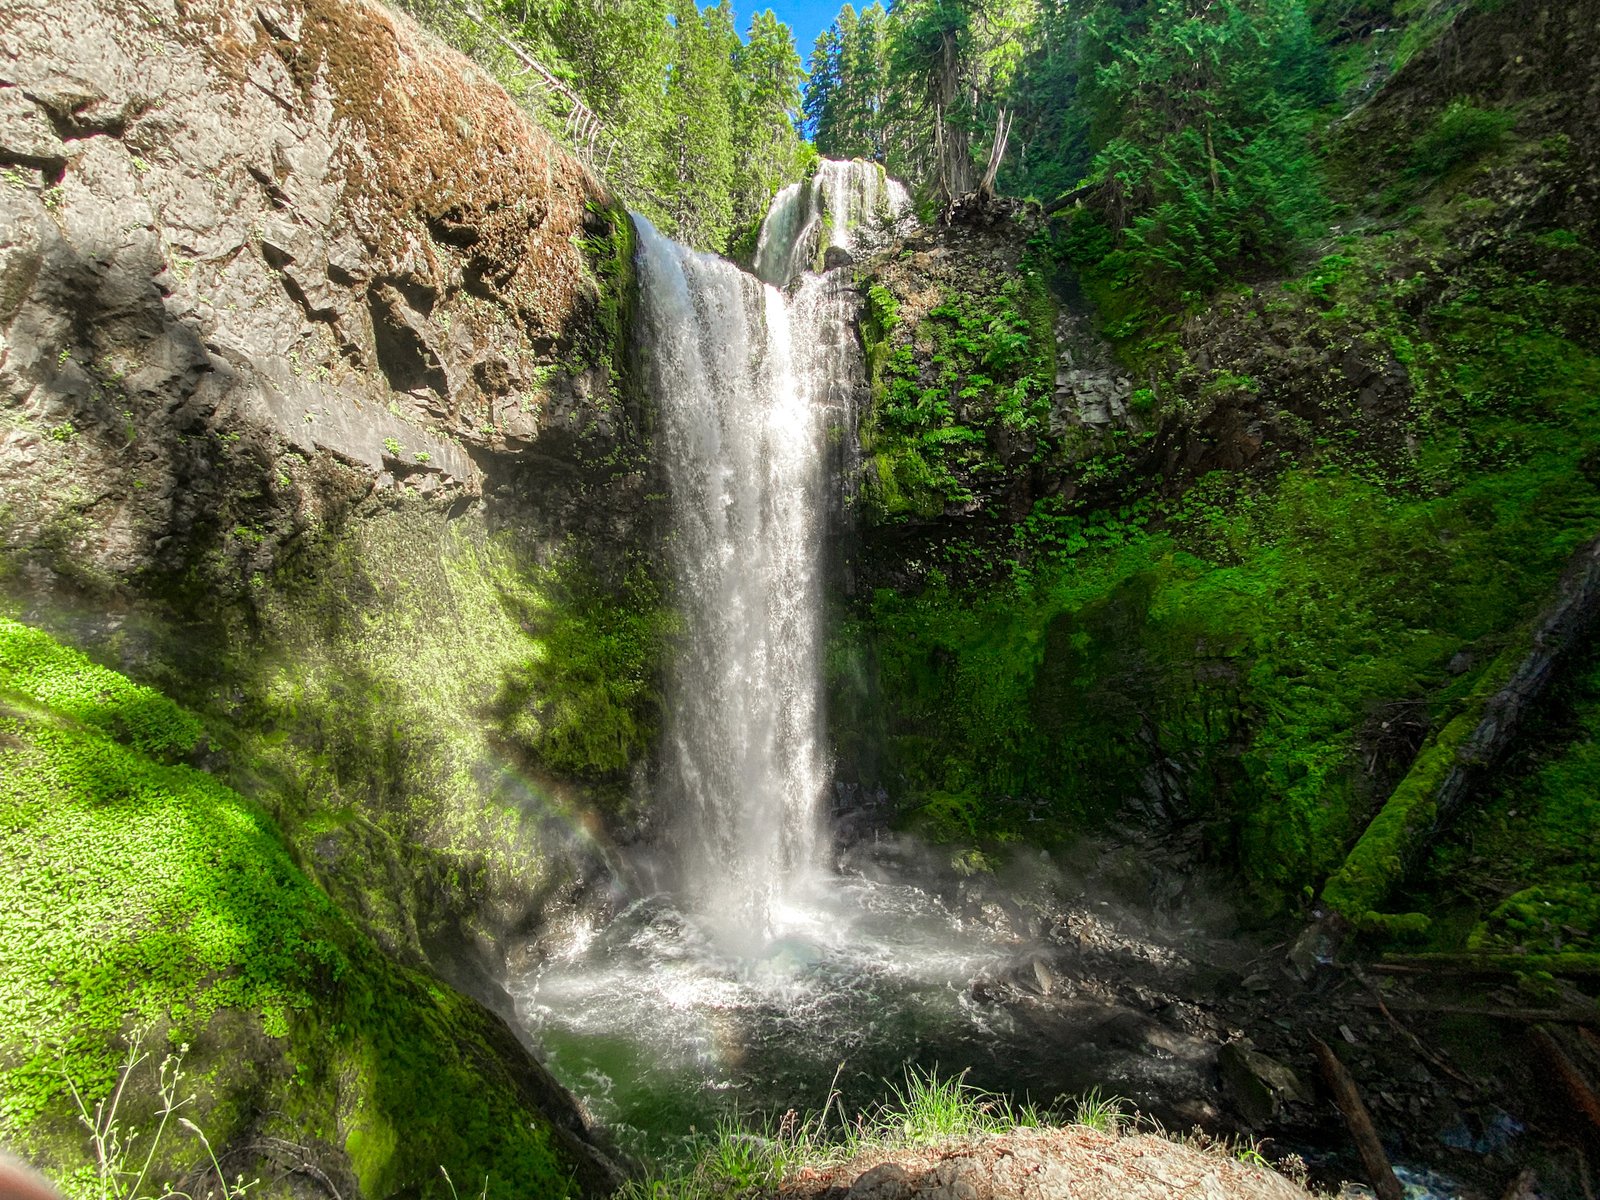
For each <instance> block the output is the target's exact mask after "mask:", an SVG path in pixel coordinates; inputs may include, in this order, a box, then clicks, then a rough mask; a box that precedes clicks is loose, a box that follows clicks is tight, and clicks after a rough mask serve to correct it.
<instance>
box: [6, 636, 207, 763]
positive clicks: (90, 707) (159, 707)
mask: <svg viewBox="0 0 1600 1200" xmlns="http://www.w3.org/2000/svg"><path fill="white" fill-rule="evenodd" d="M0 690H3V691H15V692H21V693H23V694H25V695H27V696H28V697H30V698H31V699H33V700H34V701H36V702H37V703H40V704H45V705H48V706H49V707H50V708H52V709H54V710H55V711H56V712H58V713H61V714H62V715H64V716H69V717H71V718H72V719H73V720H76V721H81V722H83V723H84V724H86V725H91V726H93V727H95V728H97V729H100V730H102V731H103V732H105V733H107V734H110V735H111V736H112V737H114V738H116V739H117V740H118V741H122V742H126V743H128V744H129V745H131V746H133V747H134V748H135V749H137V750H140V751H142V752H143V753H145V754H148V755H151V756H153V757H157V758H168V759H171V758H181V757H183V756H185V755H187V754H189V753H190V752H191V751H193V749H194V748H195V745H196V743H198V742H199V740H200V737H201V734H202V733H203V732H204V729H203V726H202V725H201V724H200V721H199V719H198V718H196V717H195V716H194V715H193V714H192V713H188V712H185V711H184V710H183V709H181V708H179V707H178V706H177V705H176V704H174V703H172V701H170V700H168V699H167V698H166V697H165V696H162V695H161V694H160V693H158V692H153V691H151V690H150V689H149V688H145V687H140V686H139V685H138V684H135V683H132V682H130V681H129V680H127V679H125V678H124V677H123V676H121V675H118V674H117V673H116V672H115V671H108V670H106V669H104V668H103V667H98V666H95V665H94V664H93V663H91V662H90V661H89V660H88V659H87V658H85V657H84V656H83V655H81V654H79V653H78V652H77V651H76V650H72V649H69V648H67V647H66V646H62V645H60V644H59V643H58V642H56V641H55V640H54V639H53V638H51V637H50V636H49V635H48V634H46V633H43V632H41V631H39V630H37V629H30V628H28V627H27V626H26V625H20V624H18V623H17V622H15V621H11V620H7V619H6V618H4V617H0Z"/></svg>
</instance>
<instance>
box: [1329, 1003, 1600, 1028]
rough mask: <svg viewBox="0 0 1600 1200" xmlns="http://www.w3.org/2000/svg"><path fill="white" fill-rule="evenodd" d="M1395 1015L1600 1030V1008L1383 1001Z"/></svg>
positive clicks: (1361, 1004) (1374, 1005) (1370, 1004)
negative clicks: (1469, 1018)
mask: <svg viewBox="0 0 1600 1200" xmlns="http://www.w3.org/2000/svg"><path fill="white" fill-rule="evenodd" d="M1349 1003H1351V1004H1355V1005H1358V1006H1360V1007H1362V1008H1377V1007H1379V1002H1376V1001H1374V1000H1373V999H1371V998H1369V997H1363V996H1352V997H1351V998H1350V1000H1349ZM1381 1003H1383V1004H1386V1005H1387V1006H1388V1007H1389V1008H1391V1009H1393V1010H1394V1011H1395V1012H1401V1013H1417V1014H1419V1015H1421V1016H1441V1017H1487V1018H1489V1019H1490V1020H1494V1021H1510V1022H1512V1023H1513V1024H1519V1025H1536V1024H1540V1023H1544V1024H1549V1025H1578V1026H1584V1025H1593V1026H1597V1027H1600V1008H1505V1007H1500V1006H1496V1005H1483V1004H1479V1005H1473V1004H1434V1003H1432V1002H1430V1001H1427V1000H1400V999H1389V1000H1386V1001H1382V1002H1381Z"/></svg>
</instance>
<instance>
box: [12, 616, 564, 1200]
mask: <svg viewBox="0 0 1600 1200" xmlns="http://www.w3.org/2000/svg"><path fill="white" fill-rule="evenodd" d="M200 734H201V726H200V724H199V722H198V721H197V720H196V719H195V718H194V717H193V716H192V715H190V714H188V713H186V712H184V711H183V710H181V709H180V708H178V707H177V706H176V705H174V704H173V703H172V702H171V701H169V700H167V699H166V698H165V697H163V696H161V695H160V694H159V693H156V692H154V691H151V690H150V689H148V688H144V687H141V686H139V685H137V684H134V683H132V682H131V681H129V680H127V679H125V678H124V677H122V676H120V675H118V674H116V673H115V672H112V671H108V670H106V669H105V668H102V667H99V666H96V665H95V664H93V663H92V662H90V661H89V660H88V659H86V658H84V657H83V656H82V655H81V654H78V653H77V652H76V651H73V650H70V649H68V648H66V647H63V646H61V645H59V644H58V643H56V642H54V641H53V640H52V639H50V638H49V637H48V636H47V635H45V634H42V633H40V632H39V631H37V630H33V629H30V628H28V627H26V626H23V625H20V624H18V623H16V622H14V621H11V620H6V619H4V618H0V861H4V862H5V863H6V865H7V870H6V871H5V872H4V873H3V875H0V1013H3V1014H4V1020H3V1021H0V1140H3V1141H4V1142H6V1143H8V1144H11V1145H14V1146H16V1147H18V1148H20V1149H23V1150H24V1151H25V1152H27V1153H29V1154H30V1155H31V1156H33V1157H35V1158H37V1159H38V1160H39V1161H41V1162H42V1163H44V1164H45V1165H46V1166H47V1167H49V1168H50V1169H51V1170H53V1171H54V1172H55V1173H56V1174H57V1176H58V1177H59V1178H61V1179H62V1180H63V1182H64V1183H65V1184H66V1185H67V1186H68V1187H69V1189H72V1188H73V1187H74V1184H75V1183H81V1182H82V1180H83V1179H84V1178H86V1177H85V1176H84V1175H83V1170H82V1169H83V1165H84V1163H85V1161H86V1158H87V1155H88V1153H89V1143H88V1140H87V1137H86V1136H85V1133H84V1131H83V1130H82V1129H80V1128H78V1127H77V1125H76V1121H75V1119H74V1115H73V1111H74V1110H73V1109H72V1107H71V1099H70V1095H69V1088H68V1083H69V1080H70V1082H71V1085H72V1086H74V1087H76V1088H77V1089H78V1091H79V1092H80V1093H81V1094H82V1095H83V1096H85V1097H86V1098H88V1100H89V1102H90V1105H91V1107H92V1105H93V1102H94V1100H96V1099H98V1098H100V1097H103V1096H106V1095H107V1094H108V1093H109V1092H110V1090H111V1088H112V1087H113V1086H114V1085H115V1083H116V1077H117V1069H118V1065H119V1063H120V1062H121V1061H122V1058H123V1054H124V1046H125V1044H126V1039H127V1036H128V1033H129V1031H130V1030H132V1029H135V1028H140V1027H151V1028H154V1029H156V1030H158V1031H159V1032H160V1033H162V1034H164V1035H165V1037H166V1038H167V1040H168V1041H169V1042H170V1043H171V1044H172V1045H177V1044H179V1043H189V1042H193V1043H196V1045H197V1049H196V1051H195V1052H194V1054H192V1055H191V1057H190V1059H189V1062H188V1069H189V1071H190V1085H191V1086H194V1087H195V1089H196V1090H197V1092H198V1093H199V1106H198V1107H197V1108H196V1109H194V1110H192V1111H193V1113H194V1115H195V1117H196V1119H197V1121H199V1123H200V1124H201V1125H202V1126H204V1127H205V1128H206V1130H207V1133H208V1135H209V1137H210V1138H211V1140H212V1142H213V1143H214V1144H217V1145H224V1144H226V1143H227V1142H228V1140H229V1139H230V1138H233V1137H237V1136H239V1135H241V1134H243V1133H244V1132H246V1130H247V1128H250V1127H251V1123H252V1122H261V1121H268V1122H271V1121H277V1122H278V1123H279V1128H276V1129H275V1130H274V1132H275V1133H277V1134H278V1135H279V1136H287V1137H289V1138H291V1139H292V1140H295V1141H298V1142H323V1143H328V1142H333V1143H335V1144H342V1146H343V1148H344V1150H345V1151H346V1153H347V1154H348V1155H349V1157H350V1161H351V1165H352V1169H353V1171H354V1173H355V1175H356V1176H357V1178H358V1179H359V1181H360V1183H361V1186H362V1190H363V1191H366V1192H368V1193H374V1194H386V1193H389V1192H392V1191H394V1190H396V1189H397V1188H401V1187H411V1188H415V1189H418V1190H419V1191H420V1192H422V1193H423V1194H432V1193H434V1192H440V1193H442V1192H443V1191H444V1190H446V1189H445V1184H444V1182H443V1181H442V1179H441V1178H440V1174H439V1170H438V1168H439V1166H440V1165H445V1166H447V1167H448V1168H449V1169H450V1170H451V1172H452V1174H453V1175H454V1177H456V1178H465V1179H474V1180H481V1179H484V1178H485V1177H487V1178H488V1180H489V1190H490V1193H491V1194H510V1193H511V1192H513V1191H515V1192H517V1193H518V1194H527V1193H528V1192H529V1191H530V1190H531V1192H532V1193H537V1194H541V1195H545V1194H548V1195H561V1194H565V1193H566V1192H567V1191H568V1190H569V1187H570V1181H569V1179H568V1177H567V1172H566V1171H565V1170H564V1169H563V1167H562V1164H561V1163H560V1162H559V1160H558V1158H557V1155H556V1154H555V1152H554V1151H553V1149H552V1147H551V1144H550V1134H549V1129H548V1126H547V1125H546V1123H545V1122H544V1121H543V1120H542V1119H540V1117H539V1114H537V1112H536V1111H529V1106H528V1105H527V1104H525V1103H524V1102H523V1101H522V1099H521V1097H519V1096H518V1095H517V1093H516V1091H515V1087H516V1083H517V1080H516V1079H515V1077H514V1071H515V1066H514V1055H515V1053H516V1050H515V1045H514V1043H512V1044H511V1045H510V1047H509V1049H508V1047H507V1045H506V1043H507V1042H508V1041H509V1038H510V1035H509V1034H508V1033H506V1032H505V1030H504V1029H503V1027H500V1026H498V1025H497V1023H495V1022H494V1021H493V1018H490V1017H488V1015H487V1014H485V1013H483V1012H482V1011H481V1010H479V1009H477V1008H476V1007H475V1006H472V1005H471V1004H470V1003H469V1002H467V1001H466V1000H464V999H463V998H462V997H460V996H458V995H456V994H455V993H453V992H449V991H447V990H446V989H443V988H440V987H438V986H437V985H433V984H431V983H429V982H427V981H425V980H423V979H422V978H421V977H419V976H416V975H414V974H412V973H410V972H407V971H404V970H401V969H400V968H398V967H396V966H395V965H394V964H393V963H391V962H390V961H389V960H387V959H385V958H384V957H383V956H382V955H381V954H380V953H379V952H378V951H377V949H376V948H375V947H374V946H373V945H372V944H371V943H370V942H368V941H367V940H366V939H365V938H364V937H362V936H361V935H360V934H359V933H357V932H356V931H355V929H354V928H353V927H352V926H351V925H350V923H349V922H348V921H347V920H345V919H344V917H343V916H342V915H341V914H340V913H339V912H338V911H337V910H336V909H335V908H334V906H333V904H332V902H331V901H330V900H329V899H328V897H327V896H326V895H325V894H324V893H323V892H322V891H320V890H319V889H318V888H317V887H316V886H315V885H314V884H312V883H311V882H310V881H309V880H308V879H307V878H306V877H305V875H304V874H303V873H302V872H301V871H300V870H299V869H298V867H297V866H296V865H295V864H294V862H293V861H292V860H291V858H290V856H289V854H288V852H287V851H286V850H285V848H284V846H283V844H282V842H281V841H280V840H279V837H278V834H277V832H276V830H275V828H274V826H273V825H272V822H271V820H270V818H269V817H268V816H267V815H266V814H265V813H264V812H263V811H262V810H261V809H259V808H258V807H256V806H255V805H254V804H252V803H251V802H249V801H248V800H246V799H245V798H244V797H242V796H240V795H239V794H238V793H236V792H233V791H232V790H230V789H229V788H227V787H225V786H223V785H222V784H221V783H220V782H218V781H217V780H216V779H214V778H213V777H212V776H210V775H208V774H206V773H205V772H202V771H199V770H196V769H194V768H192V767H189V766H185V765H180V764H176V763H172V762H160V761H157V760H156V759H155V758H153V757H151V755H152V754H159V755H161V756H163V757H167V758H179V757H182V756H183V755H185V754H187V753H189V752H191V751H192V750H193V748H194V747H195V745H196V744H197V743H198V741H199V738H200ZM230 1031H231V1032H230ZM160 1054H161V1052H160V1051H159V1050H158V1051H157V1054H156V1057H157V1058H159V1057H160ZM508 1058H510V1059H511V1065H509V1066H508V1062H507V1060H508ZM130 1086H132V1087H134V1088H135V1089H138V1088H140V1087H147V1088H148V1087H153V1086H154V1078H153V1073H152V1078H151V1080H149V1081H141V1080H134V1081H133V1083H132V1084H131V1085H130ZM152 1107H153V1100H152V1099H151V1097H149V1096H148V1095H146V1096H143V1097H141V1096H138V1095H135V1096H134V1097H133V1100H132V1102H131V1103H130V1105H129V1107H128V1111H129V1112H130V1113H132V1114H134V1119H137V1118H138V1115H139V1114H140V1113H141V1112H143V1113H144V1114H146V1115H148V1113H149V1112H150V1111H151V1109H152ZM267 1111H270V1112H272V1113H273V1114H274V1115H273V1116H271V1117H264V1116H263V1112H267ZM173 1145H174V1149H173V1151H172V1153H173V1154H174V1155H178V1156H180V1157H181V1155H182V1154H183V1153H187V1152H189V1151H191V1150H192V1151H193V1152H194V1154H195V1155H198V1153H199V1149H198V1147H190V1146H185V1145H183V1144H181V1143H176V1142H175V1143H174V1144H173ZM166 1165H167V1166H168V1168H169V1170H172V1171H174V1172H176V1171H181V1170H182V1169H183V1168H184V1166H185V1164H184V1163H183V1162H182V1161H174V1162H171V1163H168V1164H166ZM168 1177H170V1176H168Z"/></svg>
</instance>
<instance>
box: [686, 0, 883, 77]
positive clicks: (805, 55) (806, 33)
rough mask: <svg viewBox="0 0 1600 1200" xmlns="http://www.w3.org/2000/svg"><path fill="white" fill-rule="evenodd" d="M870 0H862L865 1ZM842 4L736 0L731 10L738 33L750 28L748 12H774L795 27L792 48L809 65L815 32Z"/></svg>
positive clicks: (823, 0)
mask: <svg viewBox="0 0 1600 1200" xmlns="http://www.w3.org/2000/svg"><path fill="white" fill-rule="evenodd" d="M702 2H704V0H702ZM871 2H872V0H865V3H867V4H870V3H871ZM843 6H844V0H766V3H753V4H738V3H737V2H736V3H735V5H734V11H736V12H737V13H738V14H739V16H740V22H739V32H740V33H743V32H744V31H745V29H747V28H748V27H749V25H750V14H751V13H758V12H765V11H766V10H767V9H769V8H770V9H771V10H772V11H773V12H775V13H777V14H778V20H780V21H782V22H783V23H784V24H785V25H787V26H788V27H789V28H790V29H792V30H794V46H795V49H796V50H798V51H800V57H801V59H802V60H804V62H805V64H806V65H807V66H810V65H811V47H813V46H815V45H816V44H817V34H819V33H821V32H822V31H823V30H824V29H826V28H827V27H828V26H829V25H832V24H833V19H834V18H835V17H837V16H838V15H839V9H840V8H842V7H843ZM856 7H857V8H860V7H862V4H860V3H858V4H857V5H856Z"/></svg>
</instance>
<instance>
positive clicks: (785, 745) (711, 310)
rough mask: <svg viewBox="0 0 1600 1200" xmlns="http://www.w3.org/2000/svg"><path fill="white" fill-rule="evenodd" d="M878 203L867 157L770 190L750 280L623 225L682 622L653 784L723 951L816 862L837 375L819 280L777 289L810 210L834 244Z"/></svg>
mask: <svg viewBox="0 0 1600 1200" xmlns="http://www.w3.org/2000/svg"><path fill="white" fill-rule="evenodd" d="M800 189H804V190H805V196H806V197H809V199H806V200H805V203H804V204H801V203H800V200H801V199H802V196H801V190H800ZM897 189H898V190H897ZM880 201H881V202H882V203H883V204H884V205H886V206H888V207H889V209H890V211H896V210H898V209H899V208H903V207H904V203H905V193H904V190H903V189H899V185H898V184H895V185H893V186H892V187H886V186H885V185H884V183H883V175H882V170H881V168H878V167H876V166H873V165H870V164H866V163H862V162H851V163H839V162H825V163H823V164H822V167H821V168H820V169H819V171H818V172H817V175H816V177H815V178H814V179H813V180H811V181H810V182H809V183H807V184H804V185H795V186H794V189H785V192H784V193H780V195H779V196H778V198H777V199H776V200H775V201H774V203H773V205H772V209H771V212H770V213H769V216H768V220H767V221H766V222H765V223H764V225H763V230H762V235H761V240H760V249H759V251H758V255H757V263H758V270H759V271H760V273H761V275H762V279H757V278H755V277H753V276H751V275H749V274H747V273H745V272H744V271H741V270H739V269H738V268H737V267H735V266H733V265H732V264H731V263H729V262H727V261H725V260H723V259H721V258H718V257H716V256H715V255H710V254H701V253H697V252H695V251H692V250H689V249H687V248H686V247H683V246H680V245H678V244H677V243H675V242H671V241H669V240H668V239H666V238H664V237H662V236H661V235H660V234H659V233H657V232H656V231H655V230H654V229H653V228H651V227H650V225H649V223H648V222H646V221H643V220H639V221H638V226H639V283H640V296H641V315H642V319H643V322H644V327H643V330H642V333H643V340H644V345H645V347H646V351H647V356H648V369H649V371H650V382H651V387H652V390H653V393H654V395H655V396H656V397H657V400H658V402H659V404H660V405H661V411H662V415H663V419H664V429H663V439H662V441H663V450H664V454H665V460H666V466H667V475H668V481H669V483H670V485H671V488H672V497H673V500H672V505H673V516H674V520H673V538H672V543H671V556H672V559H673V564H674V567H675V572H676V575H677V584H678V601H679V607H680V608H681V610H682V613H683V619H684V629H683V635H682V637H681V639H680V643H679V645H678V648H677V651H676V657H675V662H674V666H673V670H672V675H671V681H670V692H669V696H668V706H667V710H668V714H669V715H668V721H667V741H666V747H667V753H666V755H665V762H664V767H665V770H666V774H667V780H666V782H667V785H668V787H669V788H670V790H671V791H672V792H674V793H676V794H675V795H673V796H672V798H671V802H672V803H674V804H675V806H676V810H677V812H678V814H679V818H680V819H679V823H678V829H677V831H676V833H677V851H678V855H677V857H678V865H679V866H680V868H681V871H682V876H683V878H682V880H681V884H682V887H683V889H684V891H685V892H686V893H687V894H686V896H685V897H684V898H685V899H686V900H687V901H688V902H689V906H690V908H691V909H692V910H693V911H694V912H695V913H696V914H697V915H698V916H700V917H701V918H702V920H703V921H704V923H705V924H706V925H708V926H709V927H710V928H711V929H712V930H713V931H714V933H715V934H716V936H717V938H718V940H719V941H720V942H722V943H723V944H724V945H725V946H726V947H727V948H729V949H730V950H734V951H737V952H744V953H749V952H753V951H756V950H759V949H760V948H761V947H763V946H765V945H766V944H767V943H769V942H770V941H771V940H772V939H773V938H775V937H778V936H781V935H782V933H783V932H784V928H783V926H784V922H783V920H782V919H781V913H782V912H783V911H784V910H785V909H786V908H789V907H792V906H793V904H794V903H795V899H796V897H797V895H799V894H800V893H801V892H803V891H804V890H805V889H806V885H807V883H808V882H809V879H810V875H811V873H812V872H813V871H814V869H815V868H816V866H817V863H818V855H817V845H818V840H819V834H820V832H821V819H822V818H821V812H820V807H821V801H822V796H823V792H824V788H825V786H826V782H827V776H828V770H827V762H826V755H825V752H824V750H823V747H822V728H821V725H822V700H821V660H820V646H821V637H822V634H821V614H822V593H821V580H820V571H821V540H822V539H821V534H822V530H823V527H824V524H825V520H826V504H827V498H826V495H825V493H824V487H825V483H826V481H825V478H824V476H825V466H824V455H823V443H824V435H825V428H826V423H827V421H828V419H829V416H830V413H831V414H832V415H833V416H834V417H835V418H838V417H840V416H842V415H843V414H841V411H840V410H841V407H842V406H844V405H847V404H848V402H849V395H850V391H851V388H850V383H851V379H852V377H853V371H854V364H853V361H852V359H851V356H850V348H849V347H848V345H847V340H846V339H845V338H844V337H843V336H841V335H842V334H843V333H846V332H848V329H847V324H846V322H847V311H846V309H845V308H844V306H843V304H842V296H841V294H840V292H839V289H838V286H837V283H836V281H830V280H829V279H828V278H826V277H824V276H817V275H814V274H813V275H806V276H805V277H804V278H803V279H802V280H801V282H800V286H799V287H798V288H797V289H796V291H795V294H794V296H793V297H792V298H790V297H787V296H785V294H784V293H783V292H782V291H780V290H779V287H781V286H786V285H789V284H791V283H793V282H795V280H796V278H798V277H799V275H800V268H801V267H802V265H803V263H804V262H805V260H806V256H807V255H808V253H810V251H808V250H807V247H808V246H814V243H815V241H816V238H817V234H818V232H819V231H820V229H821V227H822V223H823V221H824V220H825V219H826V220H828V221H830V222H831V225H832V231H831V238H832V241H831V244H834V245H846V244H848V238H849V234H850V230H851V229H852V228H853V225H854V224H858V223H860V222H861V221H862V220H863V219H864V218H865V217H867V216H870V215H871V214H873V213H874V212H876V211H877V210H878V207H879V204H880ZM797 214H798V215H797ZM802 218H803V219H802ZM763 256H764V257H763ZM780 263H781V264H784V265H783V266H782V267H781V268H780V267H779V266H778V265H777V264H780ZM763 264H764V265H763ZM763 280H765V282H763ZM774 285H778V286H774Z"/></svg>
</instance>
